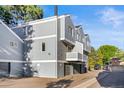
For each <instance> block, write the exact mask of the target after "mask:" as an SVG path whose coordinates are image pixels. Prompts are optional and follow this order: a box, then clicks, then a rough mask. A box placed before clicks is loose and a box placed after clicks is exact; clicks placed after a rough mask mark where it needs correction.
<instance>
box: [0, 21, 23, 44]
mask: <svg viewBox="0 0 124 93" xmlns="http://www.w3.org/2000/svg"><path fill="white" fill-rule="evenodd" d="M0 23H2V25H4V26H5V27H6V28H7V29H8V30H9V31H10V32H11V33H12V34H13V35H14V36H15V37H17V38H18V39H19V40H20V41H21V42H22V43H24V41H23V40H22V39H21V38H20V37H19V36H18V35H17V34H16V33H15V32H14V31H12V29H11V28H9V27H8V26H7V25H6V24H5V23H4V22H2V21H1V20H0Z"/></svg>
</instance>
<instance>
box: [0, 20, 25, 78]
mask: <svg viewBox="0 0 124 93" xmlns="http://www.w3.org/2000/svg"><path fill="white" fill-rule="evenodd" d="M23 44H24V42H23V40H22V39H20V37H18V36H17V35H16V34H15V33H14V32H13V31H12V30H11V29H10V28H9V27H8V26H6V24H4V23H3V22H2V21H0V75H4V76H5V75H6V76H8V75H11V76H20V75H21V74H22V72H23V69H22V67H23Z"/></svg>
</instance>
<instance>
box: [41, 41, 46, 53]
mask: <svg viewBox="0 0 124 93" xmlns="http://www.w3.org/2000/svg"><path fill="white" fill-rule="evenodd" d="M45 50H46V46H45V42H43V43H42V51H45Z"/></svg>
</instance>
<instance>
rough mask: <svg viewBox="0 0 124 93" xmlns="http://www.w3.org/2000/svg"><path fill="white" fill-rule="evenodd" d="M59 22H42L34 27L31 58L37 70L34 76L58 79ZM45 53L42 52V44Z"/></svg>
mask: <svg viewBox="0 0 124 93" xmlns="http://www.w3.org/2000/svg"><path fill="white" fill-rule="evenodd" d="M56 23H57V21H56V20H52V21H49V22H43V23H42V22H41V23H38V24H34V25H33V30H34V32H33V36H34V37H33V38H31V39H32V40H33V43H32V44H31V47H32V49H31V50H30V52H29V53H28V54H29V57H30V61H31V63H32V65H33V69H36V70H37V73H34V76H39V77H54V78H57V33H56V32H57V26H56V25H57V24H56ZM43 42H44V43H45V51H42V43H43Z"/></svg>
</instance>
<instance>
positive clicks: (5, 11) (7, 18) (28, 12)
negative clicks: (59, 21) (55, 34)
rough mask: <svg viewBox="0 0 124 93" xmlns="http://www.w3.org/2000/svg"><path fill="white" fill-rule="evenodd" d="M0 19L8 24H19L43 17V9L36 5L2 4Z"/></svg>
mask: <svg viewBox="0 0 124 93" xmlns="http://www.w3.org/2000/svg"><path fill="white" fill-rule="evenodd" d="M0 13H1V14H2V15H0V19H2V20H3V21H4V22H5V23H6V24H8V25H17V24H19V23H25V22H28V21H31V20H36V19H41V18H42V17H43V10H42V9H41V8H40V7H38V6H36V5H11V6H7V5H6V6H0Z"/></svg>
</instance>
